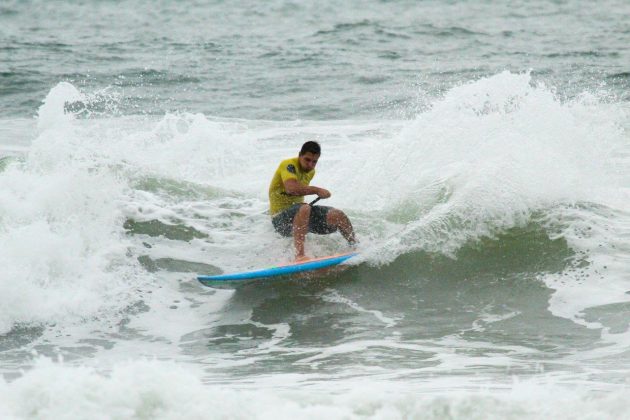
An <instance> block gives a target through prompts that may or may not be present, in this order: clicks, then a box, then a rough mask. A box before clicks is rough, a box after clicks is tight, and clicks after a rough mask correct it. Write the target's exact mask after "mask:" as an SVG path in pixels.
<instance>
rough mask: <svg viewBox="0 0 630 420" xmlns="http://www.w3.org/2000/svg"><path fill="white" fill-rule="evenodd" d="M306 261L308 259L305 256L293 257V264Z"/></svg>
mask: <svg viewBox="0 0 630 420" xmlns="http://www.w3.org/2000/svg"><path fill="white" fill-rule="evenodd" d="M306 260H308V257H307V256H306V255H296V256H295V262H302V261H306Z"/></svg>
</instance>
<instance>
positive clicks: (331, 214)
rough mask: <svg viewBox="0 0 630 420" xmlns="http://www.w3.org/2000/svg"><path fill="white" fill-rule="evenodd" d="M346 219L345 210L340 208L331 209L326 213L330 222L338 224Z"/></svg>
mask: <svg viewBox="0 0 630 420" xmlns="http://www.w3.org/2000/svg"><path fill="white" fill-rule="evenodd" d="M345 219H346V215H345V214H344V212H342V211H341V210H338V209H330V210H329V211H328V214H327V215H326V221H327V222H328V223H329V224H332V225H337V224H339V223H341V222H343V221H344V220H345Z"/></svg>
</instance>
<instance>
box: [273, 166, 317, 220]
mask: <svg viewBox="0 0 630 420" xmlns="http://www.w3.org/2000/svg"><path fill="white" fill-rule="evenodd" d="M314 176H315V169H313V170H312V171H310V172H304V171H302V170H301V169H300V163H299V161H298V158H297V157H294V158H290V159H285V160H283V161H282V162H280V165H278V169H276V173H275V174H273V178H272V179H271V184H270V185H269V213H271V215H272V216H273V215H275V214H277V213H280V212H281V211H282V210H284V209H287V208H289V207H291V206H292V205H294V204H298V203H303V202H304V197H303V196H301V195H288V194H287V193H286V191H285V190H284V182H285V181H286V180H288V179H296V180H297V181H298V182H299V183H300V184H303V185H309V184H310V182H311V179H313V177H314Z"/></svg>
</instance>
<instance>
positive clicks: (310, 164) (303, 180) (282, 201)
mask: <svg viewBox="0 0 630 420" xmlns="http://www.w3.org/2000/svg"><path fill="white" fill-rule="evenodd" d="M320 155H321V147H320V146H319V144H318V143H317V142H314V141H307V142H306V143H304V144H303V145H302V149H301V150H300V153H299V155H298V156H297V157H294V158H289V159H285V160H283V161H282V162H280V165H278V169H276V172H275V174H274V175H273V178H272V179H271V184H270V185H269V213H270V214H271V217H272V219H271V222H272V224H273V227H274V228H275V230H276V232H278V233H279V234H280V235H282V236H287V237H290V236H293V241H294V244H295V260H296V261H302V260H305V259H307V258H306V256H305V255H304V240H305V238H306V234H307V233H308V232H313V233H317V234H319V235H327V234H330V233H333V232H336V231H339V232H340V233H341V234H342V235H343V237H344V238H345V239H346V240H347V241H348V243H349V244H350V245H354V244H355V243H356V239H355V236H354V230H353V229H352V224H351V223H350V219H348V216H346V215H345V213H344V212H342V211H341V210H338V209H335V208H332V207H328V206H316V205H310V204H306V203H304V196H305V195H313V194H315V195H317V196H318V197H319V198H318V199H321V198H329V197H330V195H331V194H330V191H328V190H326V189H324V188H320V187H315V186H311V185H309V184H310V182H311V180H312V179H313V177H314V176H315V166H316V165H317V161H318V160H319V157H320Z"/></svg>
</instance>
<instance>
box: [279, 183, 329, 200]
mask: <svg viewBox="0 0 630 420" xmlns="http://www.w3.org/2000/svg"><path fill="white" fill-rule="evenodd" d="M283 184H284V190H285V191H286V193H287V194H289V195H312V194H316V195H317V196H318V197H321V198H328V197H330V195H331V194H330V191H328V190H327V189H325V188H319V187H315V186H310V185H303V184H300V183H299V182H298V180H297V179H287V180H286V181H284V183H283Z"/></svg>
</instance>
